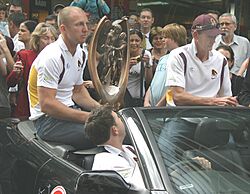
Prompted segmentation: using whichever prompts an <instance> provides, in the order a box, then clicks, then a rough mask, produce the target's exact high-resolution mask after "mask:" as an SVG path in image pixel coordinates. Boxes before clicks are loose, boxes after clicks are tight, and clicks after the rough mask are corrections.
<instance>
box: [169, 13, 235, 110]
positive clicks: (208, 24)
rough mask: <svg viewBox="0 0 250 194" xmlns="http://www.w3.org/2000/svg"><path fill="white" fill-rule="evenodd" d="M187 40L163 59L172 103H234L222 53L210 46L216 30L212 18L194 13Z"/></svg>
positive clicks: (217, 30) (216, 27)
mask: <svg viewBox="0 0 250 194" xmlns="http://www.w3.org/2000/svg"><path fill="white" fill-rule="evenodd" d="M191 30H192V36H193V40H192V42H191V44H188V45H185V46H183V47H180V48H177V49H175V50H173V51H172V52H171V53H170V55H169V58H168V61H167V66H168V69H167V75H168V77H167V81H166V85H167V86H168V87H170V89H171V91H172V95H173V100H174V103H175V104H176V105H214V106H216V105H222V106H224V105H230V106H236V104H237V100H236V98H234V97H231V96H232V92H231V82H230V78H229V69H228V65H227V61H226V59H225V57H224V56H223V55H222V54H221V53H219V52H218V51H216V50H212V46H213V44H214V41H215V38H216V36H217V35H218V34H219V33H220V30H219V29H218V26H217V23H216V20H215V19H214V18H213V17H212V16H210V15H208V14H203V15H200V16H198V17H197V18H196V19H195V20H194V22H193V25H192V29H191Z"/></svg>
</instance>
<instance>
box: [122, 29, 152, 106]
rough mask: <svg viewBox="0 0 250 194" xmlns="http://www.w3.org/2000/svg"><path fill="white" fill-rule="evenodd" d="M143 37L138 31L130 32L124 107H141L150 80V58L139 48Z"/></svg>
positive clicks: (145, 51)
mask: <svg viewBox="0 0 250 194" xmlns="http://www.w3.org/2000/svg"><path fill="white" fill-rule="evenodd" d="M142 39H143V35H142V33H141V32H140V31H138V30H135V29H132V30H130V57H131V58H130V62H129V63H130V69H129V77H128V85H127V91H126V94H125V99H124V101H125V106H126V107H133V106H143V97H144V94H145V87H146V86H149V84H150V81H151V79H152V65H153V64H152V57H151V54H150V52H149V51H147V50H144V49H142V48H141V42H142Z"/></svg>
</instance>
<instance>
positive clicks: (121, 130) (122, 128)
mask: <svg viewBox="0 0 250 194" xmlns="http://www.w3.org/2000/svg"><path fill="white" fill-rule="evenodd" d="M112 115H113V117H114V119H115V125H116V127H117V129H118V130H119V136H120V137H121V138H122V139H124V138H125V136H126V131H125V126H124V123H123V122H122V120H121V118H120V117H119V115H118V114H116V113H115V112H112Z"/></svg>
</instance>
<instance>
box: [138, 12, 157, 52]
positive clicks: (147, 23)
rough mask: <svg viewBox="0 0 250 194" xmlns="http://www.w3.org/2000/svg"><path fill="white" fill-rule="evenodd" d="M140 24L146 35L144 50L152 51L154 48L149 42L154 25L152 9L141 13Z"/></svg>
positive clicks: (143, 43)
mask: <svg viewBox="0 0 250 194" xmlns="http://www.w3.org/2000/svg"><path fill="white" fill-rule="evenodd" d="M139 23H140V25H141V32H142V34H143V35H144V39H143V41H142V47H143V48H144V49H150V48H152V45H151V44H150V42H149V33H150V30H151V27H152V25H153V23H154V17H153V12H152V10H151V9H149V8H145V9H142V10H141V11H140V15H139Z"/></svg>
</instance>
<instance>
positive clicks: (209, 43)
mask: <svg viewBox="0 0 250 194" xmlns="http://www.w3.org/2000/svg"><path fill="white" fill-rule="evenodd" d="M215 38H216V36H212V35H211V34H209V33H208V32H207V31H203V32H200V33H198V36H197V44H198V46H199V47H200V48H202V49H203V50H205V51H211V50H212V48H213V44H214V42H215Z"/></svg>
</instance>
